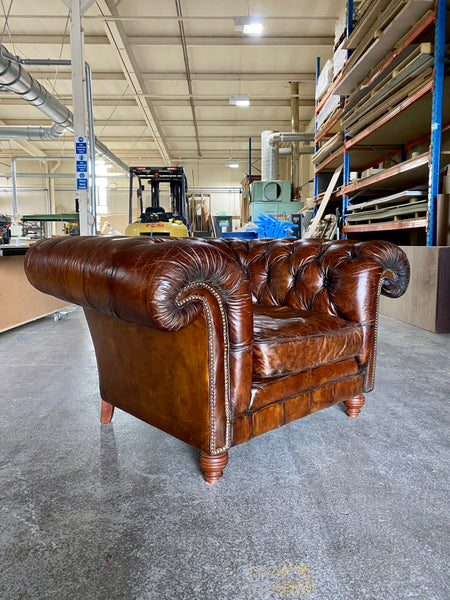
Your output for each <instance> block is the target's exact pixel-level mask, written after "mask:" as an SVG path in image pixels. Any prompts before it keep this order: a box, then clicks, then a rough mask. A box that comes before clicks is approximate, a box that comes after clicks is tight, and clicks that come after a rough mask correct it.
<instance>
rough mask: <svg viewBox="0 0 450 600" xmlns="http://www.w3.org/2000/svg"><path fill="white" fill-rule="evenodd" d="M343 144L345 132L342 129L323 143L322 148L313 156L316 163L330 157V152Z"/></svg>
mask: <svg viewBox="0 0 450 600" xmlns="http://www.w3.org/2000/svg"><path fill="white" fill-rule="evenodd" d="M343 145H344V133H343V132H342V131H340V132H338V133H336V135H334V136H333V137H331V138H330V139H329V140H327V141H326V142H324V143H323V144H322V145H321V147H320V149H319V150H318V151H317V152H316V153H315V154H314V155H313V157H312V160H313V163H314V164H315V165H317V164H319V163H321V162H322V161H324V160H325V159H326V158H328V156H330V154H332V153H333V152H335V151H336V150H338V149H339V148H340V147H342V146H343Z"/></svg>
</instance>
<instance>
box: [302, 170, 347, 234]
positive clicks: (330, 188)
mask: <svg viewBox="0 0 450 600" xmlns="http://www.w3.org/2000/svg"><path fill="white" fill-rule="evenodd" d="M341 171H342V165H341V166H340V167H338V168H337V169H336V170H335V172H334V173H333V176H332V178H331V181H330V183H329V184H328V187H327V191H326V192H325V196H324V197H323V200H322V202H321V203H320V206H319V210H318V211H317V213H316V215H315V217H314V218H313V220H312V221H311V223H310V225H309V227H308V231H307V232H306V233H305V235H304V236H303V237H304V239H309V238H312V237H314V234H315V231H316V229H317V225H318V223H319V221H320V219H321V218H322V216H323V213H324V212H325V209H326V207H327V204H328V202H329V200H330V198H331V194H332V193H333V191H334V188H335V186H336V183H337V181H338V179H339V175H340V174H341Z"/></svg>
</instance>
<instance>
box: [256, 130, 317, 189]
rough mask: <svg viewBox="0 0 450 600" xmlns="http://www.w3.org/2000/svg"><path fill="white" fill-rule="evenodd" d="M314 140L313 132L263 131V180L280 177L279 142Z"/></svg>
mask: <svg viewBox="0 0 450 600" xmlns="http://www.w3.org/2000/svg"><path fill="white" fill-rule="evenodd" d="M313 140H314V135H313V134H311V133H295V132H294V133H292V132H291V133H280V132H279V131H269V130H268V131H263V132H262V133H261V180H262V181H267V180H269V179H278V178H279V160H278V159H279V144H281V143H282V142H310V141H313Z"/></svg>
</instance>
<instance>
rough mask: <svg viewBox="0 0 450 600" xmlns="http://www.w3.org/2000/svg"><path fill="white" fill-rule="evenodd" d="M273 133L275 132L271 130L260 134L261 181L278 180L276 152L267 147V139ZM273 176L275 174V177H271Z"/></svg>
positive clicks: (277, 156)
mask: <svg viewBox="0 0 450 600" xmlns="http://www.w3.org/2000/svg"><path fill="white" fill-rule="evenodd" d="M274 133H275V131H271V130H267V131H263V132H262V133H261V181H267V180H268V179H278V170H279V161H278V158H279V155H278V151H277V152H274V150H273V149H272V148H271V147H270V146H269V137H270V136H271V135H273V134H274ZM277 150H278V149H277ZM274 174H276V177H273V175H274Z"/></svg>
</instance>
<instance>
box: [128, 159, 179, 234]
mask: <svg viewBox="0 0 450 600" xmlns="http://www.w3.org/2000/svg"><path fill="white" fill-rule="evenodd" d="M129 173H130V188H129V212H128V222H129V223H131V221H132V207H133V181H134V178H135V177H136V178H137V180H138V188H137V196H138V198H139V201H140V212H141V213H143V212H144V206H143V202H142V192H143V190H144V183H145V182H149V184H150V189H151V206H152V208H158V207H159V206H160V204H159V184H160V183H161V182H164V183H165V182H169V183H170V197H171V203H172V206H171V212H173V214H174V215H180V216H182V217H184V219H185V220H186V223H187V228H188V230H189V231H190V229H191V224H190V219H189V206H188V200H187V198H186V189H187V180H186V175H185V174H184V169H183V167H130V169H129Z"/></svg>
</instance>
